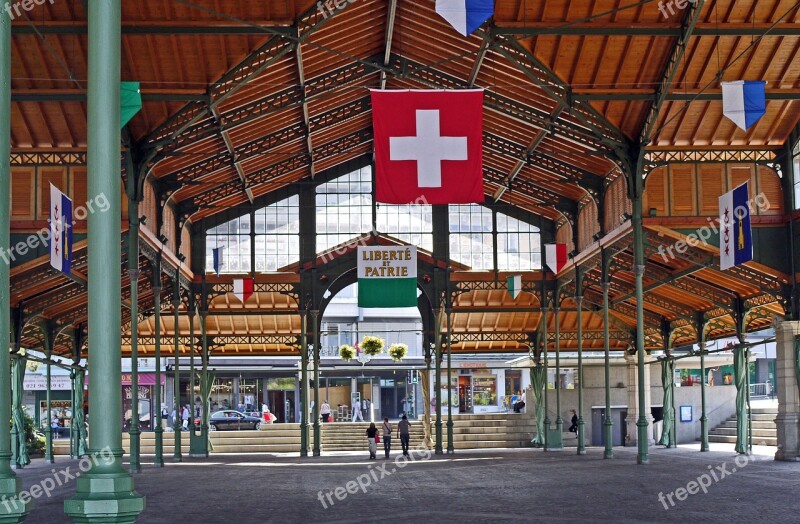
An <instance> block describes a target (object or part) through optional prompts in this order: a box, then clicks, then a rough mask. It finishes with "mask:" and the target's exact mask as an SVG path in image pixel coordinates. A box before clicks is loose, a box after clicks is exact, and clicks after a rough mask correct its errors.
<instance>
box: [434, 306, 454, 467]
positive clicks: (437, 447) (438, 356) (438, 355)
mask: <svg viewBox="0 0 800 524" xmlns="http://www.w3.org/2000/svg"><path fill="white" fill-rule="evenodd" d="M440 313H441V309H434V310H433V316H434V318H435V319H436V324H435V326H434V339H435V340H436V347H435V348H434V353H433V358H434V359H435V360H436V386H435V389H436V391H435V393H436V426H435V428H436V442H435V443H434V448H433V453H434V455H442V454H443V453H444V451H442V327H441V315H440ZM447 387H448V388H449V387H450V384H448V385H447Z"/></svg>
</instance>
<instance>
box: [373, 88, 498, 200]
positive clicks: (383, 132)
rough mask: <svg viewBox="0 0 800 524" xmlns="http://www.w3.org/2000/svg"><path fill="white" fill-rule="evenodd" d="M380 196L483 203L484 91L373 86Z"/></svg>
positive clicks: (377, 177) (377, 185) (374, 127)
mask: <svg viewBox="0 0 800 524" xmlns="http://www.w3.org/2000/svg"><path fill="white" fill-rule="evenodd" d="M372 125H373V129H374V135H375V169H376V176H375V185H376V199H377V201H378V202H383V203H386V204H409V203H427V204H470V203H482V202H483V201H484V199H485V196H484V193H483V153H482V138H483V90H482V89H470V90H463V91H408V90H403V91H379V90H373V91H372Z"/></svg>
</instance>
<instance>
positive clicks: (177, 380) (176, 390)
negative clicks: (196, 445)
mask: <svg viewBox="0 0 800 524" xmlns="http://www.w3.org/2000/svg"><path fill="white" fill-rule="evenodd" d="M180 285H181V284H180V277H179V275H178V272H177V271H176V272H175V290H174V294H173V296H172V314H173V328H172V331H173V336H174V340H173V345H174V346H175V347H174V348H173V349H174V350H175V360H174V364H173V365H174V367H175V369H174V378H173V379H172V396H173V397H174V398H173V400H174V401H173V406H174V409H175V417H174V419H173V420H172V429H173V432H174V435H173V436H174V437H175V446H174V449H173V452H172V461H173V462H183V454H182V453H181V438H182V435H181V433H182V432H181V425H182V423H183V417H182V416H181V411H182V410H181V362H180V356H181V351H180V320H181V319H180V313H181V291H180Z"/></svg>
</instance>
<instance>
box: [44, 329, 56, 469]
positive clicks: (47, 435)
mask: <svg viewBox="0 0 800 524" xmlns="http://www.w3.org/2000/svg"><path fill="white" fill-rule="evenodd" d="M53 335H54V334H53V333H50V334H48V335H46V336H45V339H46V342H45V343H46V344H47V346H48V347H47V348H46V349H45V351H44V357H45V358H46V359H47V392H46V398H47V400H46V402H47V427H46V428H45V430H44V441H45V442H44V462H45V464H52V463H53V462H55V461H54V460H53V426H52V424H53V408H52V404H53V400H52V398H51V395H50V393H51V391H52V389H53V383H52V375H51V371H52V364H51V360H50V359H51V357H52V356H53V342H55V340H54V336H53Z"/></svg>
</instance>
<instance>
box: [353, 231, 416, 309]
mask: <svg viewBox="0 0 800 524" xmlns="http://www.w3.org/2000/svg"><path fill="white" fill-rule="evenodd" d="M356 255H357V257H358V307H416V305H417V247H416V246H369V247H365V246H359V247H358V252H357V254H356Z"/></svg>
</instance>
